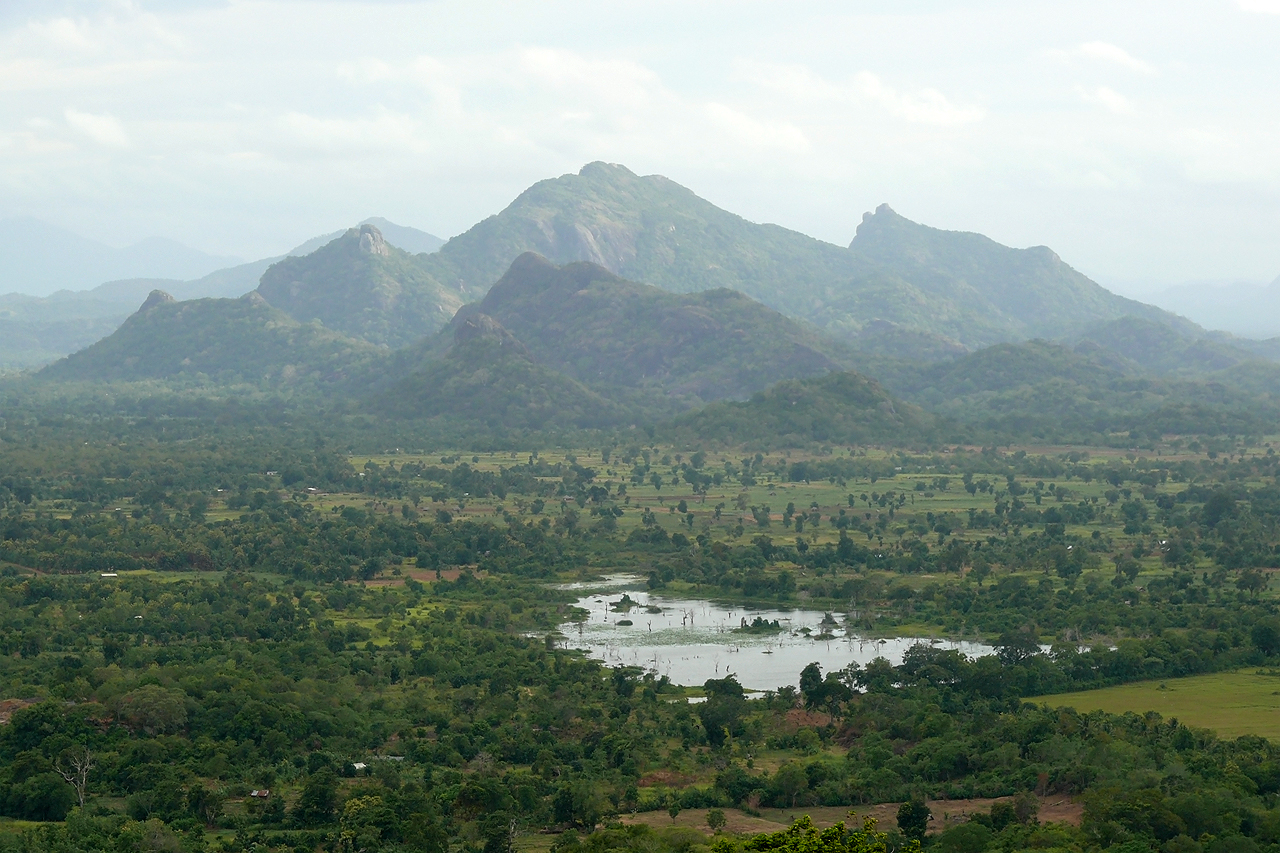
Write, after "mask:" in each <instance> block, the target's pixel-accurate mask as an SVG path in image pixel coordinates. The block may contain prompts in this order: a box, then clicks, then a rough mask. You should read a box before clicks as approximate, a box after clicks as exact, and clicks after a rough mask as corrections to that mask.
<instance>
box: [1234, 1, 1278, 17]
mask: <svg viewBox="0 0 1280 853" xmlns="http://www.w3.org/2000/svg"><path fill="white" fill-rule="evenodd" d="M1239 2H1240V8H1241V9H1243V10H1244V11H1246V12H1262V13H1263V14H1266V15H1280V0H1239Z"/></svg>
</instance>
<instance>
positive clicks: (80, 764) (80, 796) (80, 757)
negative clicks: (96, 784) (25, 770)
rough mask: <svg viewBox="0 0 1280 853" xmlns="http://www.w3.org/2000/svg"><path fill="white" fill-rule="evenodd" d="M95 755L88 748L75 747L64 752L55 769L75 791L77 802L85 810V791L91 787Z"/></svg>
mask: <svg viewBox="0 0 1280 853" xmlns="http://www.w3.org/2000/svg"><path fill="white" fill-rule="evenodd" d="M93 765H94V759H93V753H92V752H90V751H89V747H87V746H74V747H70V748H68V749H65V750H63V752H62V755H60V756H59V757H58V761H57V762H56V763H55V764H54V766H53V769H54V770H56V771H57V772H58V775H59V776H61V777H62V778H63V780H64V781H65V782H66V783H67V784H68V785H70V786H71V787H72V788H74V789H75V792H76V802H78V803H79V805H80V808H84V796H85V790H86V789H87V788H88V787H89V771H91V770H93Z"/></svg>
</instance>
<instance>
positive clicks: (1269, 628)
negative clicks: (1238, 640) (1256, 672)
mask: <svg viewBox="0 0 1280 853" xmlns="http://www.w3.org/2000/svg"><path fill="white" fill-rule="evenodd" d="M1249 633H1250V637H1251V638H1252V639H1253V645H1254V646H1256V647H1257V649H1258V651H1260V652H1262V653H1263V654H1264V655H1266V656H1267V657H1271V656H1272V655H1274V654H1276V653H1278V652H1280V619H1275V618H1271V619H1259V620H1258V621H1257V622H1255V623H1253V629H1252V630H1251V631H1250V632H1249Z"/></svg>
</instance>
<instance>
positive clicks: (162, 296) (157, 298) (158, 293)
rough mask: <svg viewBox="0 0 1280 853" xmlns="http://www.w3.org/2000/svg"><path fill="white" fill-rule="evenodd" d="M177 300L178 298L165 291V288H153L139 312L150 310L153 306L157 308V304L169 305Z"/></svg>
mask: <svg viewBox="0 0 1280 853" xmlns="http://www.w3.org/2000/svg"><path fill="white" fill-rule="evenodd" d="M175 301H177V300H175V299H174V298H173V297H172V296H170V295H169V294H167V293H165V292H164V291H163V290H153V291H151V293H150V294H149V295H148V296H147V301H146V302H143V303H142V307H141V308H139V309H138V312H139V313H142V312H145V311H150V310H151V309H152V308H155V307H156V306H157V305H168V304H169V303H171V302H175Z"/></svg>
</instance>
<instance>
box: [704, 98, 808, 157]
mask: <svg viewBox="0 0 1280 853" xmlns="http://www.w3.org/2000/svg"><path fill="white" fill-rule="evenodd" d="M706 109H707V115H708V116H710V117H711V120H712V122H713V123H714V124H715V125H717V126H718V127H719V128H721V129H722V130H723V131H725V132H726V133H727V134H728V135H729V136H730V137H731V138H732V140H733V141H734V142H737V143H738V144H740V145H744V146H748V147H755V148H766V149H774V150H777V151H784V152H788V153H791V154H803V153H805V152H807V151H809V149H810V147H811V146H810V144H809V139H808V138H807V137H806V136H805V134H804V131H802V130H801V129H800V128H798V127H796V126H795V125H793V124H789V123H787V122H766V121H758V120H756V119H754V118H752V117H751V116H749V115H747V114H746V113H743V112H741V111H739V110H735V109H733V108H732V107H727V106H725V105H724V104H707V108H706Z"/></svg>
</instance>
